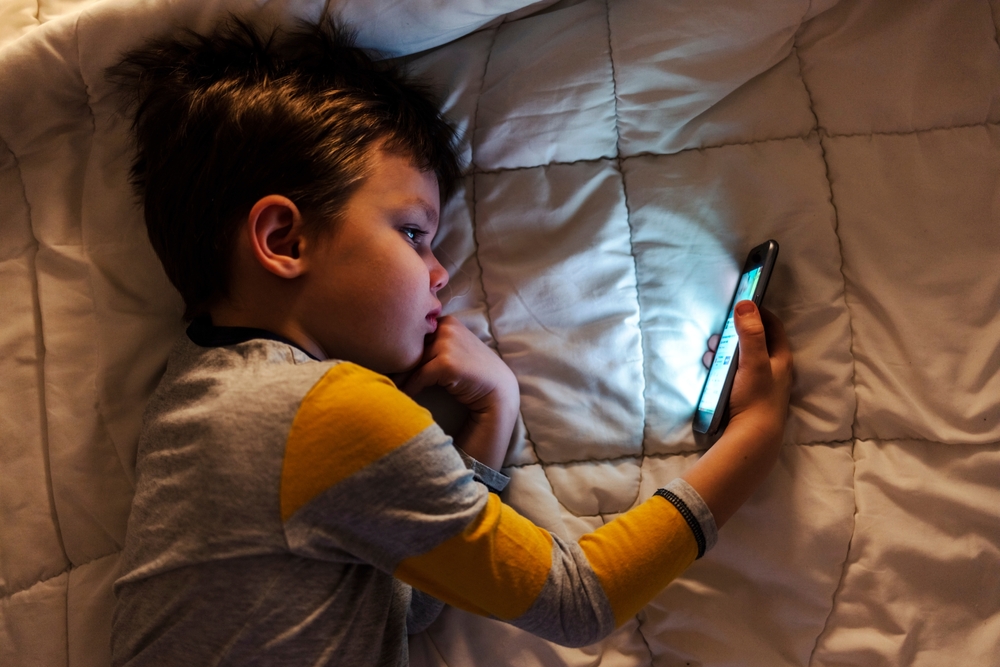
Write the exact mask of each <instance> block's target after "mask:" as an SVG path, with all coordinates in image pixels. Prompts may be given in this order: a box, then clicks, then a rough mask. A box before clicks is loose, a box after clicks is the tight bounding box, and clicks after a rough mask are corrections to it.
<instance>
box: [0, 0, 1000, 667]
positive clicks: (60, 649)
mask: <svg viewBox="0 0 1000 667" xmlns="http://www.w3.org/2000/svg"><path fill="white" fill-rule="evenodd" d="M257 4H262V5H265V6H264V9H263V12H264V13H265V14H267V15H268V16H269V17H270V18H271V19H272V20H278V21H289V20H292V19H294V18H297V17H316V16H318V15H319V14H320V13H321V12H323V11H339V12H341V13H342V14H343V15H344V16H345V17H346V18H347V19H348V20H350V21H351V22H352V23H354V24H355V25H356V26H357V27H358V28H359V34H360V40H361V42H362V43H363V44H365V45H366V46H371V47H376V48H380V49H382V50H383V51H384V52H386V53H387V54H389V55H394V56H404V57H406V58H407V59H408V60H409V61H410V63H411V66H412V68H413V69H414V70H415V71H417V72H420V73H422V74H424V75H425V76H426V77H428V78H429V79H431V80H432V81H434V82H435V83H436V84H437V85H438V86H439V87H440V88H441V89H442V91H443V92H444V93H445V95H444V108H445V110H446V112H447V113H448V115H449V116H450V117H451V118H452V119H453V121H454V122H455V124H456V126H457V127H458V128H459V130H460V133H461V136H462V142H463V143H462V145H463V148H464V150H465V154H466V157H467V160H468V161H469V164H470V168H469V175H468V176H467V177H466V179H465V188H464V190H463V191H462V192H460V193H459V195H458V196H456V198H455V199H454V200H453V201H452V202H451V203H450V204H449V205H448V207H447V210H446V215H445V224H444V225H443V231H442V233H441V235H440V237H439V243H438V251H439V255H440V256H441V257H442V259H443V261H444V262H445V264H446V266H448V268H449V269H450V270H451V271H452V274H453V277H452V281H451V284H450V285H449V287H448V291H449V297H450V300H449V302H448V306H447V309H448V310H449V311H450V312H453V313H457V314H459V316H460V317H462V319H463V320H464V321H465V322H466V323H467V324H468V325H469V326H470V327H472V328H473V330H474V331H476V332H477V333H478V334H480V336H481V337H483V338H484V339H486V340H488V341H490V342H491V344H493V345H494V346H495V347H496V348H497V350H498V352H499V353H500V354H501V355H502V357H503V358H504V360H505V361H506V362H507V363H508V364H509V365H510V366H511V367H512V368H513V369H514V371H515V373H516V374H517V376H518V379H519V381H520V386H521V392H522V417H523V423H522V425H521V428H519V429H518V432H517V434H516V438H515V442H514V446H513V448H512V450H511V453H510V456H509V457H508V464H509V466H510V467H509V468H508V470H509V471H510V473H511V475H512V482H511V486H510V490H509V491H508V492H507V493H506V495H505V500H506V501H507V502H509V503H510V504H512V505H513V506H515V507H516V508H517V509H518V510H519V511H521V512H522V513H524V514H525V515H527V516H529V517H530V518H532V519H533V520H534V521H536V522H537V523H539V524H540V525H543V526H545V527H547V528H549V529H550V530H553V531H555V532H558V533H560V534H562V535H564V536H570V537H572V536H577V535H579V534H581V533H583V532H587V531H589V530H592V529H593V528H595V527H597V526H599V525H601V523H603V522H604V521H605V520H607V519H609V518H611V517H613V516H615V515H616V514H617V513H619V512H622V511H624V510H627V509H628V508H629V507H631V506H633V505H634V504H636V503H637V502H639V501H640V500H642V499H645V498H646V497H648V496H649V495H650V494H651V493H652V492H653V491H654V490H655V489H656V488H657V487H658V486H660V485H662V484H664V483H665V482H667V481H669V480H670V479H672V478H673V477H674V476H676V475H677V474H678V473H679V472H680V471H683V470H684V469H685V467H686V466H687V465H689V464H690V463H691V462H692V461H693V460H695V459H696V458H697V456H698V452H699V451H700V449H701V447H702V446H703V445H702V444H699V443H697V442H696V441H695V440H694V438H693V437H692V434H691V429H690V418H691V414H692V412H693V403H694V401H695V399H696V398H697V393H698V390H699V388H700V383H701V382H702V380H703V378H704V370H703V368H702V367H701V365H700V359H701V355H702V352H703V351H704V346H705V341H706V339H707V338H708V336H709V335H710V334H711V333H712V332H714V331H716V330H718V328H719V327H720V323H721V321H722V318H723V316H724V313H723V310H724V308H725V306H726V303H727V300H728V297H729V294H730V291H731V289H732V287H733V284H734V283H735V279H736V272H737V268H738V263H739V262H740V261H741V260H742V256H743V255H744V254H745V252H746V250H747V249H749V247H751V246H752V245H754V244H756V243H758V242H760V241H762V240H764V239H766V238H775V239H777V240H778V241H779V242H780V244H781V253H780V256H779V262H778V268H777V270H776V273H775V276H774V278H773V279H772V282H771V288H770V290H769V293H768V296H767V299H766V305H767V306H768V307H769V308H771V309H772V310H774V311H775V312H777V313H778V315H779V316H780V317H781V318H782V319H783V320H784V322H785V325H786V327H787V330H788V332H789V335H790V338H791V342H792V346H793V350H794V353H795V362H796V371H797V375H796V383H795V389H794V393H793V398H792V406H791V414H790V419H789V425H788V430H787V433H786V438H785V442H786V446H785V447H784V449H783V452H782V455H781V459H780V462H779V464H778V466H777V467H776V469H775V470H774V471H773V473H772V474H771V476H770V477H769V478H768V480H767V482H766V483H765V484H764V486H763V487H762V488H761V489H760V490H759V491H758V492H757V493H756V495H755V496H754V497H753V498H752V499H751V501H750V502H749V503H747V505H745V506H744V507H743V508H742V509H741V510H740V512H739V513H738V514H737V515H736V517H735V518H734V519H733V520H732V521H731V522H730V523H729V524H728V525H727V526H726V527H725V528H724V529H723V530H722V532H721V533H720V540H719V544H718V546H717V547H716V548H715V549H714V550H713V551H712V552H710V553H709V554H708V555H707V556H706V557H705V558H704V559H702V560H701V561H698V562H697V563H696V564H695V565H694V566H692V567H691V568H690V570H688V572H687V573H685V575H684V576H683V577H682V578H681V579H679V580H678V581H676V582H674V583H673V584H671V585H670V586H669V587H668V588H667V589H666V590H664V591H663V592H662V593H660V594H659V595H658V596H657V597H656V599H655V600H654V602H653V603H652V604H650V605H649V606H648V607H647V608H646V609H644V610H643V611H642V612H641V613H640V614H639V615H638V616H637V617H636V618H635V619H633V620H631V621H629V622H628V623H626V624H625V625H624V626H623V627H622V628H620V629H619V630H618V631H616V632H615V633H614V634H613V635H612V636H611V637H609V638H608V639H607V640H605V641H604V642H602V643H601V644H599V645H596V646H594V647H590V648H587V649H572V650H571V649H565V648H560V647H556V646H553V645H550V644H548V643H546V642H543V641H541V640H538V639H535V638H533V637H530V636H528V635H526V634H524V633H522V632H520V631H517V630H514V629H512V628H509V627H508V626H505V625H503V624H501V623H498V622H494V621H490V620H486V619H482V618H478V617H474V616H471V615H468V614H466V613H464V612H461V611H457V610H451V609H449V610H447V611H446V612H445V613H444V615H443V616H442V618H441V619H439V621H437V622H436V623H435V624H434V625H433V626H432V627H431V628H430V630H429V631H428V632H426V633H423V634H421V635H417V636H415V637H414V638H413V640H412V641H411V652H412V661H413V664H414V665H420V666H427V667H430V666H442V665H449V666H451V667H459V666H464V665H522V666H529V665H530V666H544V667H554V666H556V665H598V664H600V665H604V666H607V665H615V666H618V665H621V666H629V667H631V666H639V665H706V666H707V665H750V666H758V665H759V666H761V667H764V666H767V667H772V666H775V665H824V666H826V665H829V666H833V665H876V664H878V665H882V664H885V665H933V666H938V665H975V666H979V665H1000V445H998V443H1000V268H998V267H1000V45H998V37H997V35H998V25H1000V23H998V20H1000V2H997V1H996V0H992V1H990V2H987V1H986V0H926V1H923V2H910V3H899V2H891V1H890V0H882V1H881V2H874V1H872V2H862V1H851V0H841V1H839V2H837V1H836V0H825V1H822V2H821V1H817V0H814V1H813V2H809V1H807V0H767V1H766V2H759V3H746V2H740V1H739V0H719V1H718V2H714V3H705V2H701V1H698V0H672V1H671V2H663V1H662V0H607V1H605V0H583V1H579V2H572V1H566V2H560V3H558V4H555V5H553V4H552V3H551V2H534V3H531V2H528V1H527V0H505V1H504V2H487V1H486V0H409V1H404V0H378V1H367V2H365V1H363V0H357V1H356V2H342V3H337V2H331V3H329V4H330V5H332V6H331V7H327V6H326V5H327V3H324V2H323V1H322V0H287V1H284V2H270V3H255V2H251V1H250V0H144V1H142V2H138V1H137V2H124V1H122V0H82V1H79V2H72V1H70V0H57V1H53V2H36V1H34V0H32V1H29V0H5V2H4V4H2V5H0V45H2V46H0V314H2V320H0V396H2V399H0V400H2V403H0V664H3V665H8V664H10V665H63V664H72V665H107V664H109V650H108V631H109V625H110V615H111V610H112V608H113V598H112V596H111V589H110V585H111V582H112V581H113V580H114V576H115V567H116V565H117V554H118V552H119V550H120V548H121V545H122V540H123V536H124V529H125V522H126V519H127V516H128V509H129V502H130V498H131V493H132V467H133V464H134V458H135V439H136V433H137V432H138V425H139V416H140V414H141V411H142V407H143V404H144V400H145V397H146V396H148V394H149V392H150V391H151V389H152V387H153V386H154V385H155V383H156V380H157V378H158V374H159V373H160V372H161V369H162V365H163V361H164V358H165V355H166V351H167V349H168V346H169V345H170V343H171V341H172V340H173V339H174V337H175V336H176V335H177V334H178V333H179V332H180V331H181V330H182V328H183V325H182V322H181V321H180V312H181V309H180V300H179V297H178V296H177V295H176V293H175V292H174V291H173V289H172V287H171V286H170V285H169V283H168V282H167V280H166V278H165V277H164V275H163V273H162V270H161V269H160V267H159V265H158V263H157V261H156V258H155V256H154V254H153V253H152V251H151V249H150V248H149V244H148V241H147V240H146V238H145V231H144V228H143V225H142V221H141V216H140V213H139V211H138V210H137V208H136V207H135V204H134V201H133V199H132V197H131V194H130V192H129V189H128V186H127V183H126V170H127V165H128V160H129V152H128V145H127V127H126V124H125V123H124V122H123V121H122V120H121V119H119V118H117V117H116V116H115V113H114V109H115V103H114V100H113V98H112V95H111V89H110V87H109V85H108V84H107V83H106V82H105V81H104V80H103V77H102V75H101V72H102V69H103V68H104V67H106V66H107V65H109V64H111V63H112V62H114V60H115V58H116V56H117V54H118V53H120V52H121V51H122V50H124V49H126V48H129V47H132V46H134V45H136V44H138V43H140V42H141V41H142V40H143V39H144V38H146V37H148V36H152V35H157V34H161V33H163V32H164V31H167V30H169V29H170V27H171V26H174V25H186V26H191V27H194V28H196V29H205V28H206V27H207V26H208V25H210V24H211V23H212V21H213V20H214V19H215V18H216V17H218V16H219V15H220V14H221V13H222V12H224V11H226V10H230V9H237V10H243V11H246V10H247V9H248V8H249V7H252V6H254V5H257ZM432 47H433V48H432ZM427 49H431V50H427ZM410 54H416V55H410Z"/></svg>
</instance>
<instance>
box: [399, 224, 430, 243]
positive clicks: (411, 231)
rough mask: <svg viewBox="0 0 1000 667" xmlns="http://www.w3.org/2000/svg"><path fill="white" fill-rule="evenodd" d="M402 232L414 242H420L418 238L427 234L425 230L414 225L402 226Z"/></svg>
mask: <svg viewBox="0 0 1000 667" xmlns="http://www.w3.org/2000/svg"><path fill="white" fill-rule="evenodd" d="M403 233H404V234H406V237H407V238H408V239H410V240H411V241H413V242H414V243H420V240H421V239H422V238H424V237H425V236H427V232H425V231H424V230H422V229H417V228H416V227H403Z"/></svg>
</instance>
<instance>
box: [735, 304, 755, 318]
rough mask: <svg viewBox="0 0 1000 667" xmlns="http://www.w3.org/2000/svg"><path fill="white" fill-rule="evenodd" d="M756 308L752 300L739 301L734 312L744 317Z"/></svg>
mask: <svg viewBox="0 0 1000 667" xmlns="http://www.w3.org/2000/svg"><path fill="white" fill-rule="evenodd" d="M755 310H756V308H755V307H754V305H753V301H740V302H739V303H738V304H736V314H737V315H739V316H740V317H746V316H747V315H753V311H755Z"/></svg>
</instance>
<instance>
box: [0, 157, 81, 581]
mask: <svg viewBox="0 0 1000 667" xmlns="http://www.w3.org/2000/svg"><path fill="white" fill-rule="evenodd" d="M0 144H2V146H3V148H5V149H6V150H7V151H8V152H9V153H10V156H11V157H12V158H13V159H14V167H15V168H16V169H17V180H18V182H20V184H21V197H22V198H23V200H24V206H25V209H26V210H27V213H28V230H29V231H30V232H31V238H32V240H33V241H34V242H35V247H34V253H33V254H32V256H31V304H32V310H33V313H34V317H35V322H38V323H41V321H42V312H41V299H40V297H39V293H38V264H37V262H36V259H37V257H38V248H39V247H40V243H39V241H38V237H37V236H36V235H35V225H34V217H33V216H32V214H31V210H32V206H31V200H30V199H29V197H28V190H27V188H26V186H25V184H24V175H23V173H22V171H21V161H20V159H19V158H18V156H17V153H15V152H14V150H13V149H12V148H11V147H10V144H9V143H8V142H7V141H6V140H5V139H4V138H3V137H0ZM35 346H36V354H37V358H38V362H37V364H36V373H37V375H38V380H37V382H38V385H37V387H38V400H39V417H40V419H39V423H40V426H41V433H40V435H41V439H42V444H43V446H42V465H43V466H44V468H45V485H46V487H47V488H46V492H47V495H48V501H49V514H50V516H51V518H52V523H53V528H54V529H55V530H54V532H55V536H56V541H57V542H58V544H59V550H60V552H61V553H62V557H63V560H65V561H69V555H68V554H67V553H66V544H65V543H64V542H63V534H62V527H61V526H60V524H59V513H58V511H57V510H56V500H55V490H54V485H53V483H52V464H51V458H50V456H49V420H48V417H47V414H48V411H47V409H46V398H45V330H44V327H42V326H37V327H36V338H35ZM14 592H15V593H16V592H18V591H14ZM12 594H13V593H9V594H8V593H5V597H6V596H8V595H12Z"/></svg>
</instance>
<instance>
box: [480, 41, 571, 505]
mask: <svg viewBox="0 0 1000 667" xmlns="http://www.w3.org/2000/svg"><path fill="white" fill-rule="evenodd" d="M499 34H500V27H499V26H497V27H496V28H495V29H494V31H493V39H492V40H491V41H490V45H489V50H488V51H487V53H486V61H485V63H484V64H483V75H482V79H481V80H480V82H479V95H478V96H477V97H476V109H475V111H473V113H472V127H471V129H470V131H469V151H470V152H471V159H470V161H471V163H472V167H473V169H472V214H471V215H470V216H469V221H470V223H471V225H472V241H473V244H474V248H475V251H474V253H473V255H474V256H475V258H476V265H477V266H478V267H479V286H480V288H481V289H482V291H483V311H484V312H485V314H486V324H487V328H488V331H489V333H490V336H492V338H493V340H494V341H496V343H497V355H498V356H500V358H501V359H502V358H503V355H502V354H501V352H500V339H499V337H498V336H497V334H496V330H495V329H494V326H493V318H492V317H491V316H490V306H489V302H488V300H487V299H486V279H485V278H484V277H483V263H482V261H481V260H480V258H479V226H478V224H477V222H478V221H477V218H476V209H477V208H478V198H477V194H476V193H477V188H476V180H477V179H476V176H477V172H476V169H475V164H476V153H475V141H476V128H477V127H478V119H479V102H480V100H482V94H483V87H484V86H485V85H486V73H487V72H488V71H489V67H490V57H491V56H492V55H493V48H494V47H495V46H496V42H497V36H498V35H499ZM519 413H520V410H519ZM520 418H521V424H522V425H523V426H524V440H525V442H527V443H528V445H529V446H530V447H531V451H532V453H533V454H534V455H535V459H537V460H538V461H539V462H541V460H542V459H541V457H540V456H539V455H538V447H536V446H535V441H534V440H533V439H532V438H531V431H530V429H529V428H528V423H527V420H525V418H524V414H523V413H520ZM542 473H543V474H544V475H545V481H547V482H548V484H549V491H551V492H552V495H553V497H556V493H555V488H554V487H553V486H552V480H551V479H549V476H548V473H547V472H546V471H545V468H544V466H543V467H542Z"/></svg>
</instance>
